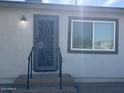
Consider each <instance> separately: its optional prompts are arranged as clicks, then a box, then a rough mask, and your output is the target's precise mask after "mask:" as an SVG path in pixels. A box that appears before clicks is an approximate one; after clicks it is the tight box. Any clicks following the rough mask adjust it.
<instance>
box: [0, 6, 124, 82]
mask: <svg viewBox="0 0 124 93" xmlns="http://www.w3.org/2000/svg"><path fill="white" fill-rule="evenodd" d="M33 14H43V15H58V16H59V45H60V49H61V52H62V56H63V72H64V73H70V74H71V75H72V76H73V77H74V78H75V80H77V81H103V80H104V81H105V80H108V81H111V80H115V81H117V80H118V81H121V80H123V77H124V42H123V39H124V36H123V35H124V30H123V29H124V26H123V22H124V16H123V14H116V13H113V14H110V13H102V12H101V13H99V12H98V13H96V12H88V13H86V12H79V11H78V12H72V11H71V12H69V11H59V10H50V9H48V10H42V9H31V8H29V9H28V8H26V9H25V8H10V7H8V8H7V7H0V83H6V82H13V80H14V79H15V78H16V77H17V76H18V75H20V74H25V73H26V72H27V63H28V62H27V56H28V54H29V52H30V50H31V47H32V45H33V44H32V43H33ZM22 15H25V16H26V17H27V23H26V25H25V26H24V25H22V24H21V23H20V18H21V16H22ZM68 16H83V17H88V16H89V17H107V18H119V54H117V55H103V54H74V53H68V52H67V42H68Z"/></svg>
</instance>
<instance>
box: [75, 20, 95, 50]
mask: <svg viewBox="0 0 124 93" xmlns="http://www.w3.org/2000/svg"><path fill="white" fill-rule="evenodd" d="M92 28H93V25H92V23H91V22H79V21H77V22H76V21H75V22H73V48H83V49H91V48H92Z"/></svg>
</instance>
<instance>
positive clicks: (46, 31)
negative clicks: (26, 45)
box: [33, 15, 59, 71]
mask: <svg viewBox="0 0 124 93" xmlns="http://www.w3.org/2000/svg"><path fill="white" fill-rule="evenodd" d="M58 32H59V17H58V16H51V15H34V36H33V46H34V56H33V62H34V64H33V68H34V70H35V71H55V70H57V68H58V36H59V34H58Z"/></svg>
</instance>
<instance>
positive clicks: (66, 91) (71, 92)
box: [12, 87, 77, 93]
mask: <svg viewBox="0 0 124 93" xmlns="http://www.w3.org/2000/svg"><path fill="white" fill-rule="evenodd" d="M12 92H13V93H76V92H77V91H76V88H75V87H63V88H62V89H59V87H35V88H34V87H31V88H30V89H29V90H26V89H25V88H17V89H16V90H15V91H12Z"/></svg>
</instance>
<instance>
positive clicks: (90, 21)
mask: <svg viewBox="0 0 124 93" xmlns="http://www.w3.org/2000/svg"><path fill="white" fill-rule="evenodd" d="M117 30H118V19H112V18H86V17H85V18H84V17H82V18H79V17H69V39H68V52H76V53H101V54H102V53H109V54H111V53H115V54H117V52H118V49H117V48H118V40H117V36H118V35H117V34H118V33H117Z"/></svg>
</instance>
